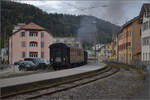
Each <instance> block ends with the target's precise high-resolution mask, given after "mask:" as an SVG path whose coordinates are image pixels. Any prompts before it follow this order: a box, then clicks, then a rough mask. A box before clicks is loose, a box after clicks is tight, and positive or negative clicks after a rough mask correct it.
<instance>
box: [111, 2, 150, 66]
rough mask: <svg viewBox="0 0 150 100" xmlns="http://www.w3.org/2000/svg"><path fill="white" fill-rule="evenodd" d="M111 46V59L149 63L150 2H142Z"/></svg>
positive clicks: (131, 62) (132, 62) (114, 38)
mask: <svg viewBox="0 0 150 100" xmlns="http://www.w3.org/2000/svg"><path fill="white" fill-rule="evenodd" d="M112 46H113V48H111V51H112V54H111V58H112V60H115V61H118V62H121V63H126V64H135V63H139V62H142V63H144V64H150V4H143V6H142V8H141V11H140V13H139V16H137V17H135V18H133V19H132V20H130V21H128V22H127V23H126V24H124V25H123V26H122V28H121V30H120V31H119V33H118V34H116V36H115V37H113V41H112Z"/></svg>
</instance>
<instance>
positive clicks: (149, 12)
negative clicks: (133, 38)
mask: <svg viewBox="0 0 150 100" xmlns="http://www.w3.org/2000/svg"><path fill="white" fill-rule="evenodd" d="M140 18H141V21H140V22H141V29H142V36H141V40H142V61H143V62H144V63H146V64H150V4H144V5H143V6H142V9H141V12H140Z"/></svg>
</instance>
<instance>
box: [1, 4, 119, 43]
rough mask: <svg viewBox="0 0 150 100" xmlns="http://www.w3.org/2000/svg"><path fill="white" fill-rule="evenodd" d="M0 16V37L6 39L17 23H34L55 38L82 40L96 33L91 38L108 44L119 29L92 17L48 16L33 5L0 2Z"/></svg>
mask: <svg viewBox="0 0 150 100" xmlns="http://www.w3.org/2000/svg"><path fill="white" fill-rule="evenodd" d="M1 15H2V16H1V36H2V38H3V37H5V38H6V39H8V36H9V35H11V34H12V30H13V28H14V25H16V24H17V23H26V24H28V23H29V22H34V23H36V24H39V25H41V26H42V27H44V28H46V29H47V31H48V32H50V33H51V34H52V35H53V36H57V37H66V36H69V37H77V38H79V39H81V40H82V39H83V38H84V37H85V38H86V39H88V37H91V36H92V35H93V34H95V33H96V35H93V37H94V36H95V37H96V38H97V41H98V42H100V43H106V42H110V41H111V38H112V34H114V33H116V32H117V31H118V30H119V28H120V27H119V26H116V25H114V24H111V23H110V22H107V21H104V20H101V19H98V18H96V17H93V16H86V15H79V16H75V15H67V14H57V13H55V14H48V13H46V12H44V11H42V10H41V9H39V8H37V7H35V6H33V5H29V4H22V3H16V2H11V1H1ZM93 22H95V23H93ZM6 34H7V35H6ZM89 34H90V35H89ZM83 41H84V40H83Z"/></svg>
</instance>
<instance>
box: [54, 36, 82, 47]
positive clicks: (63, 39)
mask: <svg viewBox="0 0 150 100" xmlns="http://www.w3.org/2000/svg"><path fill="white" fill-rule="evenodd" d="M53 43H65V44H67V45H71V46H74V47H79V48H81V43H80V42H79V41H77V40H76V39H75V38H73V37H54V38H53Z"/></svg>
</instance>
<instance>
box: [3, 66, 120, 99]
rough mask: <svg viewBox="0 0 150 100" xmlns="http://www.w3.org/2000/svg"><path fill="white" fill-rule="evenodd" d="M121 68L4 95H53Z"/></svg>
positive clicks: (25, 96)
mask: <svg viewBox="0 0 150 100" xmlns="http://www.w3.org/2000/svg"><path fill="white" fill-rule="evenodd" d="M119 70H120V69H119V68H116V67H108V68H106V69H104V70H102V71H98V72H96V73H91V74H89V75H86V76H82V77H77V78H74V79H72V80H67V81H65V82H63V83H60V84H57V85H55V86H49V87H46V88H40V89H38V90H34V91H30V92H25V93H21V94H19V95H17V94H16V95H12V96H9V97H4V99H5V98H6V99H37V98H40V97H42V96H45V95H51V94H54V93H58V92H62V91H66V90H69V89H72V88H75V87H78V86H82V85H85V84H88V83H91V82H94V81H96V80H100V79H104V78H107V77H109V76H112V75H113V74H115V73H117V72H119Z"/></svg>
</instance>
